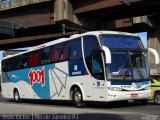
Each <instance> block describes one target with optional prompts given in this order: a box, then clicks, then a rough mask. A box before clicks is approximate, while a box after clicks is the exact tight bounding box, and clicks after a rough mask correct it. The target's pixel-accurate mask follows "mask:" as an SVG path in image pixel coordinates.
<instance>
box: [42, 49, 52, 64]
mask: <svg viewBox="0 0 160 120" xmlns="http://www.w3.org/2000/svg"><path fill="white" fill-rule="evenodd" d="M39 57H40V64H41V65H44V64H49V63H50V62H51V49H50V47H47V48H44V49H42V50H40V55H39Z"/></svg>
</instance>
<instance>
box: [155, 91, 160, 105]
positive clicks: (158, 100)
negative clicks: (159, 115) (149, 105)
mask: <svg viewBox="0 0 160 120" xmlns="http://www.w3.org/2000/svg"><path fill="white" fill-rule="evenodd" d="M154 103H155V104H157V105H160V92H158V93H156V94H155V96H154Z"/></svg>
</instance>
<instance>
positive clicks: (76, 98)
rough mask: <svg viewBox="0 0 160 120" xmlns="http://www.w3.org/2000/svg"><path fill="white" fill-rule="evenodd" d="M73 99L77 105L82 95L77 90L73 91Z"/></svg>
mask: <svg viewBox="0 0 160 120" xmlns="http://www.w3.org/2000/svg"><path fill="white" fill-rule="evenodd" d="M74 99H75V102H76V104H77V105H80V104H81V100H82V96H81V94H80V93H79V92H76V93H75V96H74Z"/></svg>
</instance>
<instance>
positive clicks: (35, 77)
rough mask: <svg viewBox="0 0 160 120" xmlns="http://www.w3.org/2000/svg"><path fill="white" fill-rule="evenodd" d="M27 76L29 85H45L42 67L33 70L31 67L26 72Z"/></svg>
mask: <svg viewBox="0 0 160 120" xmlns="http://www.w3.org/2000/svg"><path fill="white" fill-rule="evenodd" d="M28 77H29V79H30V86H33V84H35V83H40V82H41V85H42V87H43V86H44V85H45V79H44V68H42V69H41V70H33V69H31V70H30V72H29V73H28Z"/></svg>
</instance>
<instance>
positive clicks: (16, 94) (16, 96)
mask: <svg viewBox="0 0 160 120" xmlns="http://www.w3.org/2000/svg"><path fill="white" fill-rule="evenodd" d="M15 100H16V101H17V100H18V93H17V92H16V93H15Z"/></svg>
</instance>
